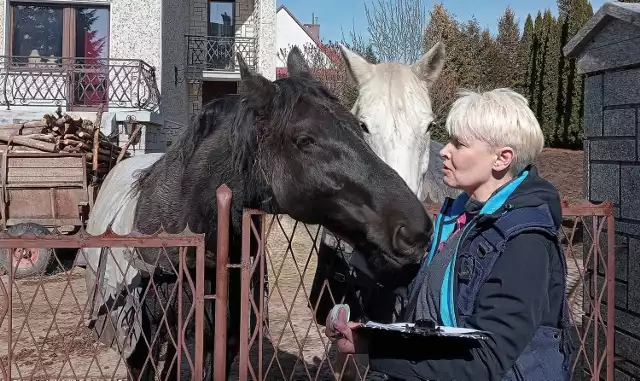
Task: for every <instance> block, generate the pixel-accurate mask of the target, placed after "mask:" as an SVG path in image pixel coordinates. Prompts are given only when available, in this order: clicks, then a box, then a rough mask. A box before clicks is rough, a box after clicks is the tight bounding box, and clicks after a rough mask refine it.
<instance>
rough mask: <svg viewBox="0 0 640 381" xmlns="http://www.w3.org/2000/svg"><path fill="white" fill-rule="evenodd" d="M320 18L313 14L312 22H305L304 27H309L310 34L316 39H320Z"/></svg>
mask: <svg viewBox="0 0 640 381" xmlns="http://www.w3.org/2000/svg"><path fill="white" fill-rule="evenodd" d="M317 21H318V19H317V18H316V17H315V14H313V13H312V14H311V24H304V27H305V28H307V30H308V31H309V34H311V35H312V36H313V38H315V39H316V40H320V24H318V23H317Z"/></svg>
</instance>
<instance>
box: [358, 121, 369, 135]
mask: <svg viewBox="0 0 640 381" xmlns="http://www.w3.org/2000/svg"><path fill="white" fill-rule="evenodd" d="M360 128H362V131H364V132H365V133H367V134H368V133H369V128H368V127H367V124H366V123H365V122H360Z"/></svg>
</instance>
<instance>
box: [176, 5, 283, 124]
mask: <svg viewBox="0 0 640 381" xmlns="http://www.w3.org/2000/svg"><path fill="white" fill-rule="evenodd" d="M207 4H208V2H207V1H206V0H191V14H190V19H189V34H192V35H199V36H206V35H207V25H208V18H207V15H208V12H207V6H208V5H207ZM235 6H236V7H235V25H236V33H235V35H236V37H244V38H255V46H254V48H253V49H254V50H253V52H252V53H253V54H255V58H254V59H255V63H256V65H255V66H256V71H257V72H258V73H260V74H262V75H264V76H265V77H267V78H269V79H271V80H275V66H274V64H275V62H274V61H273V56H274V54H275V53H274V44H275V39H274V37H273V36H274V35H275V25H276V24H275V0H237V1H236V4H235ZM247 60H248V61H250V60H251V58H250V57H248V58H247ZM240 90H241V87H240V86H238V91H240ZM187 98H188V105H187V108H188V110H189V115H190V116H193V115H195V114H196V113H197V112H198V111H199V110H200V108H201V107H202V85H201V83H200V80H196V81H190V83H188V84H187Z"/></svg>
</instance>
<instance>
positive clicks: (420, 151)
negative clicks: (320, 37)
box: [340, 42, 458, 203]
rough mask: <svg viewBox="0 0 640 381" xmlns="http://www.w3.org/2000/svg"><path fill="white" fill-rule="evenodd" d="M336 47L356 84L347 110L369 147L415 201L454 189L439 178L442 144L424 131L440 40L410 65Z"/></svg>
mask: <svg viewBox="0 0 640 381" xmlns="http://www.w3.org/2000/svg"><path fill="white" fill-rule="evenodd" d="M340 51H341V53H342V57H343V59H344V61H345V63H346V67H347V73H348V76H349V77H350V79H351V80H352V81H353V82H354V83H355V84H356V85H357V87H358V98H357V99H356V102H355V104H354V105H353V108H352V110H351V112H352V113H353V114H355V115H356V117H358V118H359V119H360V121H361V123H362V127H363V129H364V131H365V137H366V139H367V142H368V143H369V145H370V146H371V148H372V149H373V150H374V151H375V152H376V154H378V156H380V157H381V158H382V159H383V160H384V161H385V162H386V163H387V164H388V165H389V166H391V167H392V168H393V169H395V170H396V172H398V174H400V176H401V177H402V178H403V179H404V180H405V181H406V183H407V185H409V188H411V190H413V192H414V193H415V194H416V196H418V198H420V200H421V201H423V202H428V203H440V202H442V201H443V200H444V198H445V196H455V195H457V194H458V191H457V190H454V189H452V188H449V187H448V186H446V185H445V184H444V183H443V182H442V175H441V173H440V169H441V168H442V158H441V157H440V153H439V152H440V150H441V149H442V147H443V145H442V144H441V143H439V142H437V141H434V140H432V139H431V134H430V132H429V126H430V125H431V123H432V121H433V120H434V114H433V110H432V106H431V98H430V96H429V95H430V93H431V91H433V90H434V89H433V83H434V82H435V81H436V80H437V79H438V77H439V76H440V74H441V72H442V68H443V66H444V61H445V47H444V44H443V43H441V42H438V43H437V44H435V45H434V46H433V47H432V48H431V49H430V50H429V51H428V52H426V53H425V54H424V55H423V56H422V57H421V58H420V59H419V60H418V61H417V62H415V63H413V64H412V65H405V64H401V63H397V62H381V63H378V64H371V63H369V62H367V61H366V60H365V59H364V58H363V57H361V56H360V55H358V54H356V53H354V52H353V51H351V50H349V49H347V48H346V47H344V46H342V45H341V46H340ZM435 90H436V91H437V89H435Z"/></svg>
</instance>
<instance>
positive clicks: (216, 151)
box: [121, 48, 432, 380]
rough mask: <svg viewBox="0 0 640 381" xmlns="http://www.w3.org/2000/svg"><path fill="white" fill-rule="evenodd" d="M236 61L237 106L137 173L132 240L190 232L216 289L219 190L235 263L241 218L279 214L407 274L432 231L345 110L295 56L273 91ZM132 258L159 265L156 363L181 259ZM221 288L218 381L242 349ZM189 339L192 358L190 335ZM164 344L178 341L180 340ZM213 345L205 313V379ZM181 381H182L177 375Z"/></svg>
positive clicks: (147, 311) (138, 363)
mask: <svg viewBox="0 0 640 381" xmlns="http://www.w3.org/2000/svg"><path fill="white" fill-rule="evenodd" d="M238 61H239V66H240V72H241V82H242V86H241V89H242V90H241V92H240V94H234V95H228V96H225V97H223V98H220V99H216V100H213V101H211V102H210V103H208V104H206V105H204V106H203V109H202V111H201V112H200V114H199V115H198V116H197V117H196V118H194V120H193V122H192V123H191V125H190V126H189V127H188V128H187V129H186V130H185V131H184V132H183V133H182V136H181V137H180V138H179V139H178V141H177V142H176V143H175V144H173V145H172V146H171V147H170V148H169V149H168V150H167V152H166V153H165V154H164V155H163V156H162V157H161V158H160V159H159V160H158V161H156V162H155V163H154V164H153V165H152V166H150V167H149V168H148V169H146V170H144V171H142V172H141V175H140V177H139V179H138V181H137V183H136V184H135V189H136V190H137V191H138V192H139V199H138V202H137V205H136V211H135V220H134V226H135V229H136V230H138V231H140V232H142V233H154V232H156V231H158V230H159V229H160V227H161V226H162V227H163V228H164V229H165V230H166V231H168V232H172V233H173V232H175V233H177V232H181V231H182V230H183V229H184V228H185V227H186V226H187V224H188V226H189V228H190V229H191V230H192V231H195V232H197V233H204V234H205V237H206V250H207V260H206V270H205V273H206V275H205V276H206V278H207V282H209V283H210V284H211V285H215V277H216V269H215V258H214V255H213V254H212V253H215V248H216V238H217V227H216V224H217V206H216V190H217V188H218V187H219V186H220V185H222V184H227V185H228V186H229V187H230V188H231V190H232V192H233V198H232V205H231V221H230V223H231V225H230V230H231V233H230V242H229V260H230V262H232V263H234V262H239V260H240V255H241V217H242V211H243V209H244V208H255V209H260V210H263V211H265V212H267V213H272V214H288V215H290V216H291V217H292V218H294V219H296V220H299V221H301V222H304V223H308V224H318V225H323V226H325V227H327V228H328V229H330V230H331V231H332V232H334V233H336V234H338V235H340V236H341V237H344V238H345V239H346V240H347V241H348V242H350V243H351V244H352V245H353V246H354V247H357V248H358V249H359V250H361V251H362V252H366V253H368V256H367V260H368V262H369V265H370V266H371V268H372V269H374V271H376V272H377V273H378V274H379V275H380V276H384V274H390V273H395V271H397V270H398V269H399V268H401V267H402V266H403V265H404V264H406V263H413V262H416V260H417V258H419V256H420V255H421V253H422V252H423V251H424V248H425V246H426V244H427V240H428V238H429V237H430V235H431V233H432V222H431V220H430V219H429V217H428V215H427V214H426V213H425V211H424V209H423V207H422V205H421V204H420V202H419V200H418V199H417V198H416V196H415V195H414V194H413V193H412V192H411V190H410V189H409V187H408V186H407V185H406V183H405V182H404V181H403V180H402V179H401V178H400V176H399V175H398V174H397V173H396V172H395V171H393V170H392V169H391V168H390V167H389V166H387V165H386V164H385V163H384V162H383V161H382V160H381V159H380V158H378V156H376V154H375V153H374V152H373V151H372V150H371V149H370V148H369V147H368V145H367V144H366V142H365V141H364V140H363V137H362V131H361V129H360V126H359V123H358V121H357V120H356V119H355V118H354V117H353V115H352V114H351V113H350V112H349V110H347V109H346V108H345V107H344V106H342V105H341V104H340V103H339V101H338V99H337V98H336V97H335V96H333V95H332V94H331V93H330V92H329V91H328V90H327V89H326V88H325V87H324V86H323V85H322V84H321V83H320V82H319V81H317V80H315V79H314V78H313V77H312V75H311V73H310V70H309V67H308V66H307V64H306V62H305V60H304V58H303V57H302V55H301V53H300V51H299V49H297V48H294V49H292V51H291V52H290V54H289V56H288V59H287V66H288V71H289V77H287V78H282V79H279V80H277V81H275V82H271V81H269V80H267V79H266V78H264V77H262V76H261V75H259V74H256V73H254V72H252V71H250V70H249V69H248V67H247V66H246V64H245V62H244V60H243V59H242V57H241V56H240V55H238ZM126 161H127V160H125V161H123V162H122V163H121V165H124V164H125V163H126ZM139 251H140V254H141V256H142V258H143V260H144V261H145V262H148V263H156V261H158V256H160V257H161V258H160V259H159V261H158V262H157V263H158V265H157V267H158V270H159V273H160V274H159V275H157V279H154V283H155V284H156V289H157V291H152V292H150V293H149V294H148V295H147V296H146V298H145V300H144V302H143V309H142V322H143V324H142V325H143V330H144V334H145V336H146V337H154V336H155V335H156V333H157V332H158V330H160V335H161V338H162V340H158V341H157V345H156V346H155V348H153V349H152V357H153V358H154V362H157V358H158V351H159V350H158V348H159V347H160V345H161V344H162V343H164V342H165V341H167V332H165V331H166V329H165V328H161V324H160V320H161V319H162V316H163V312H162V309H160V307H159V304H162V305H165V306H166V305H167V301H168V299H169V295H170V294H171V293H172V289H173V288H174V287H176V282H178V279H177V277H176V276H175V275H171V274H175V271H174V270H173V268H172V266H175V268H177V266H178V252H177V250H175V251H168V255H165V254H163V253H160V251H159V249H152V248H149V249H140V250H139ZM187 262H188V263H189V262H190V260H189V259H188V260H187ZM191 262H193V261H191ZM190 270H193V269H190ZM163 273H164V274H163ZM229 282H230V283H229V311H228V313H229V317H228V336H227V337H228V342H227V348H228V350H227V364H226V365H227V372H228V371H229V368H230V365H231V363H232V361H233V359H234V357H235V355H236V354H237V352H238V349H239V335H240V332H239V330H240V319H239V303H240V295H239V292H240V280H239V275H238V276H237V277H234V276H233V275H230V279H229ZM183 290H184V293H185V294H187V295H184V296H183V311H186V310H187V309H188V308H190V305H189V304H190V303H191V299H192V296H191V295H190V292H191V291H190V288H189V287H188V286H185V287H183ZM173 300H175V296H174V298H173ZM169 307H170V308H169V312H168V315H169V316H168V320H169V321H168V326H169V327H174V328H173V330H174V331H175V330H176V329H175V327H177V318H178V316H177V307H178V306H177V303H176V302H175V301H173V302H169ZM189 324H191V325H192V323H189ZM162 327H165V325H164V324H163V325H162ZM192 328H193V327H192ZM190 332H191V334H190V337H189V338H188V340H190V341H191V343H190V344H189V345H191V347H190V348H191V351H192V352H193V350H194V349H193V335H194V333H193V332H194V331H193V329H191V331H190ZM172 334H173V336H174V337H177V336H176V335H177V332H173V333H172ZM214 337H215V333H214V332H213V311H212V309H211V308H208V309H207V316H206V317H205V370H204V372H205V375H206V378H208V379H211V371H212V369H213V364H212V362H213V359H212V351H213V338H214ZM149 341H151V339H149ZM167 343H168V350H167V356H166V357H165V358H166V363H170V362H171V359H172V357H173V355H174V354H175V350H176V349H175V348H173V345H171V342H170V341H168V342H167ZM148 354H149V349H148V346H147V344H146V343H145V340H142V339H140V340H138V344H137V347H136V348H135V350H134V352H133V354H132V355H131V356H130V357H129V358H128V367H129V370H130V371H131V374H132V375H133V376H134V377H135V378H136V379H138V378H140V379H145V380H146V379H153V378H154V377H155V376H154V373H155V372H154V370H153V367H152V366H151V364H150V361H148V362H146V359H147V355H148ZM191 356H193V353H191ZM183 357H184V356H183ZM177 368H178V366H176V365H174V366H173V367H172V368H171V369H166V367H165V369H164V370H163V373H165V375H166V372H170V374H169V375H170V378H173V377H171V376H175V375H176V372H177V371H178V369H177ZM181 372H182V373H181V374H182V375H183V376H186V377H190V375H188V374H185V370H182V371H181ZM187 372H188V371H187ZM163 376H164V375H163Z"/></svg>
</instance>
